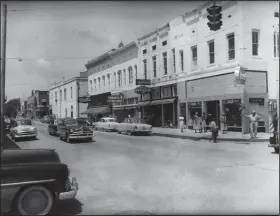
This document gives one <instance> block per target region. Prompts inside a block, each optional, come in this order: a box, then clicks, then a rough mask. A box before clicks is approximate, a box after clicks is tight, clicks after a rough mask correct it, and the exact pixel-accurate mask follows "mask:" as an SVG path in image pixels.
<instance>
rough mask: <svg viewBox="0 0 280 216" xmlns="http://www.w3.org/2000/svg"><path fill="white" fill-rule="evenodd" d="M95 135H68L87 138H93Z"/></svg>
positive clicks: (71, 137)
mask: <svg viewBox="0 0 280 216" xmlns="http://www.w3.org/2000/svg"><path fill="white" fill-rule="evenodd" d="M94 137H95V135H92V134H91V135H69V139H88V138H93V139H94Z"/></svg>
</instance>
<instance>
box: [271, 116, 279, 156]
mask: <svg viewBox="0 0 280 216" xmlns="http://www.w3.org/2000/svg"><path fill="white" fill-rule="evenodd" d="M273 128H274V130H273V132H272V133H270V139H269V144H268V147H270V148H274V151H275V152H276V153H279V143H280V140H279V132H278V131H277V130H278V119H277V115H275V116H274V118H273Z"/></svg>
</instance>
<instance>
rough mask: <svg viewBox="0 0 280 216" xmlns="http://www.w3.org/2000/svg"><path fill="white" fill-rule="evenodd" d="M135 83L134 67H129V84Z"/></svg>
mask: <svg viewBox="0 0 280 216" xmlns="http://www.w3.org/2000/svg"><path fill="white" fill-rule="evenodd" d="M132 83H133V71H132V67H129V68H128V84H132Z"/></svg>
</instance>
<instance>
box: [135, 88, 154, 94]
mask: <svg viewBox="0 0 280 216" xmlns="http://www.w3.org/2000/svg"><path fill="white" fill-rule="evenodd" d="M151 91H152V89H151V88H149V87H147V86H139V87H137V88H135V93H137V94H141V95H142V94H145V93H148V92H151Z"/></svg>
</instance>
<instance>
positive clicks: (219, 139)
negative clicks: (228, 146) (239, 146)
mask: <svg viewBox="0 0 280 216" xmlns="http://www.w3.org/2000/svg"><path fill="white" fill-rule="evenodd" d="M153 136H161V137H171V138H181V139H188V140H194V141H199V140H209V137H192V136H183V135H174V134H162V133H153ZM217 140H218V141H231V142H247V143H248V142H249V143H257V142H269V139H244V138H217Z"/></svg>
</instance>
